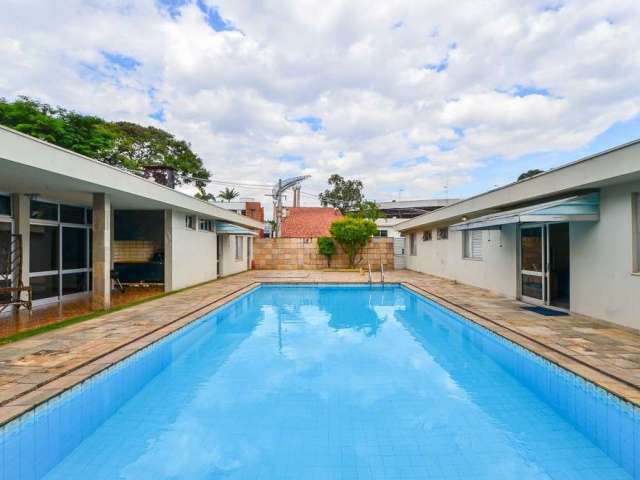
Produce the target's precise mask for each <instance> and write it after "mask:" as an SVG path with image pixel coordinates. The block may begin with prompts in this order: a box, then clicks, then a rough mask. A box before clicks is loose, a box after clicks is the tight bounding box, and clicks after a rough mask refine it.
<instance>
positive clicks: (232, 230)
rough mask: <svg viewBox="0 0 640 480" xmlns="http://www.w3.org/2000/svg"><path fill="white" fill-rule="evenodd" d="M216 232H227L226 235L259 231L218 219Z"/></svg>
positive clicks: (253, 233) (251, 233) (250, 233)
mask: <svg viewBox="0 0 640 480" xmlns="http://www.w3.org/2000/svg"><path fill="white" fill-rule="evenodd" d="M216 233H220V234H225V235H245V236H246V235H250V236H255V235H258V232H255V231H253V230H249V229H248V228H244V227H239V226H238V225H234V224H233V223H228V222H220V221H217V220H216Z"/></svg>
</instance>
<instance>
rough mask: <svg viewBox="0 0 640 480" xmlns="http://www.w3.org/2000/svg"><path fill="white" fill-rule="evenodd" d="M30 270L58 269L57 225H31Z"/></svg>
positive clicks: (45, 270)
mask: <svg viewBox="0 0 640 480" xmlns="http://www.w3.org/2000/svg"><path fill="white" fill-rule="evenodd" d="M29 243H30V245H29V252H30V254H31V262H30V271H31V272H47V271H49V270H58V256H59V252H58V227H49V226H45V225H31V237H30V242H29Z"/></svg>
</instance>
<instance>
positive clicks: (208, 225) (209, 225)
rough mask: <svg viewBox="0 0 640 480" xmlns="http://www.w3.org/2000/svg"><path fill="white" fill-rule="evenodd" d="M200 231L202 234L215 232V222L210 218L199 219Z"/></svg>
mask: <svg viewBox="0 0 640 480" xmlns="http://www.w3.org/2000/svg"><path fill="white" fill-rule="evenodd" d="M198 230H200V231H201V232H213V220H211V219H209V218H199V219H198Z"/></svg>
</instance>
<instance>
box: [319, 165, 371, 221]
mask: <svg viewBox="0 0 640 480" xmlns="http://www.w3.org/2000/svg"><path fill="white" fill-rule="evenodd" d="M327 183H328V184H329V186H330V187H331V188H329V189H327V190H325V191H324V192H322V193H321V194H320V195H319V198H320V203H321V204H322V206H324V207H326V206H328V205H331V206H332V207H334V208H337V209H338V210H340V212H342V214H343V215H346V214H347V213H349V212H353V211H355V210H358V208H359V205H360V204H361V203H362V201H363V199H364V197H363V195H362V190H363V189H364V184H363V183H362V181H361V180H357V179H354V180H347V179H345V178H344V177H342V176H340V175H338V174H335V173H334V174H333V175H331V176H330V177H329V180H328V182H327Z"/></svg>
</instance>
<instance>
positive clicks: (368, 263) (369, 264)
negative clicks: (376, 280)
mask: <svg viewBox="0 0 640 480" xmlns="http://www.w3.org/2000/svg"><path fill="white" fill-rule="evenodd" d="M367 265H368V266H369V285H371V283H372V282H371V263H370V262H367Z"/></svg>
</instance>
